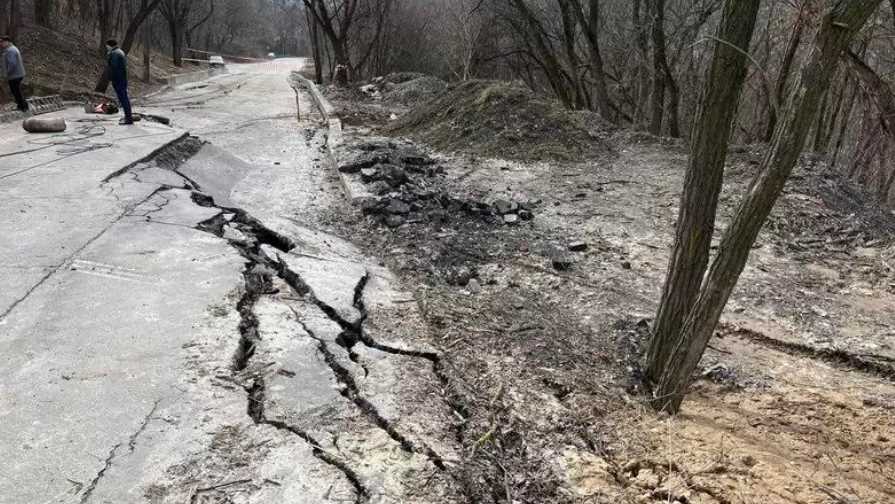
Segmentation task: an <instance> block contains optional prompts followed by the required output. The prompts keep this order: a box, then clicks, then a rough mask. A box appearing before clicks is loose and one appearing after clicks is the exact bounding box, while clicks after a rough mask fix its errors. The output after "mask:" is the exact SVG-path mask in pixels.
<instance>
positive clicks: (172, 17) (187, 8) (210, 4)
mask: <svg viewBox="0 0 895 504" xmlns="http://www.w3.org/2000/svg"><path fill="white" fill-rule="evenodd" d="M203 5H204V6H207V9H206V11H205V13H200V12H201V11H199V10H198V9H201V8H202V7H203ZM159 12H161V14H162V16H163V17H164V18H165V21H167V25H168V33H169V35H170V36H171V59H173V60H174V64H175V65H176V66H182V65H183V50H184V46H185V45H186V44H187V43H188V42H189V41H190V39H191V35H192V33H193V31H194V30H196V29H197V28H199V27H200V26H202V25H203V24H205V22H206V21H208V19H209V18H211V16H212V14H214V0H208V1H207V2H205V1H200V0H163V1H162V2H161V4H159ZM197 15H198V16H199V19H198V20H194V19H193V18H194V17H196V16H197Z"/></svg>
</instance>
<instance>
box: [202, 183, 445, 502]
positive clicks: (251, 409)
mask: <svg viewBox="0 0 895 504" xmlns="http://www.w3.org/2000/svg"><path fill="white" fill-rule="evenodd" d="M192 198H193V201H194V202H195V203H196V204H198V205H200V206H204V207H213V208H217V209H219V210H221V211H222V213H221V214H219V215H217V216H215V217H213V218H211V219H209V220H206V221H204V222H202V223H200V224H199V225H198V226H197V229H199V230H202V231H205V232H208V233H212V234H214V235H215V236H218V237H220V238H222V239H227V238H225V231H224V227H225V226H227V225H232V224H233V223H236V225H237V226H238V227H239V230H240V231H241V232H242V233H243V234H244V235H246V236H248V237H250V239H249V240H236V239H227V241H228V243H229V244H230V245H231V246H232V247H233V248H234V249H236V250H237V251H238V252H239V253H240V254H241V255H242V256H243V257H245V258H246V259H247V260H248V262H247V263H246V268H245V270H244V274H243V275H244V278H245V289H244V292H243V295H242V296H241V298H240V300H239V301H238V303H237V308H238V311H239V314H240V320H241V321H240V324H239V331H240V343H239V346H238V349H237V351H236V355H234V358H233V361H234V364H233V369H234V372H236V373H239V372H242V371H245V370H246V369H247V368H248V367H249V363H250V361H251V359H252V356H253V355H254V353H255V348H256V347H257V345H258V343H259V341H260V335H259V331H258V318H257V316H256V315H255V313H254V307H255V304H256V303H257V302H258V300H259V299H260V298H261V296H263V295H265V294H268V293H270V292H271V280H272V278H271V276H272V275H273V274H275V275H277V277H279V278H280V279H281V280H283V281H284V282H285V283H286V285H288V286H289V288H290V289H291V290H292V291H293V292H294V293H295V294H296V295H298V296H299V297H301V298H303V299H305V300H307V301H309V302H311V303H312V304H313V305H315V306H316V307H318V308H319V309H320V310H321V311H322V312H323V313H324V314H325V315H326V316H327V317H328V318H329V319H330V320H332V321H333V322H335V323H336V324H337V325H338V326H339V327H340V328H341V329H342V332H341V333H340V334H339V336H338V337H337V338H336V342H337V343H338V346H339V347H341V348H342V349H344V350H345V352H346V353H347V354H348V356H349V358H350V359H351V360H352V361H355V362H357V356H356V354H355V353H354V352H353V351H352V348H353V347H354V346H355V345H356V344H358V343H362V344H364V345H366V346H368V347H370V348H374V349H377V350H380V351H383V352H386V353H390V354H395V355H404V356H410V357H416V358H423V359H426V360H429V361H430V362H432V364H433V367H434V368H436V369H437V368H439V366H440V357H439V356H438V355H437V354H434V353H431V352H423V351H413V350H403V349H397V348H393V347H390V346H388V345H384V344H380V343H378V342H376V341H374V340H373V339H372V338H371V337H369V336H368V335H366V334H365V333H364V331H363V323H364V322H365V321H366V319H367V310H366V307H365V306H364V304H363V292H364V288H365V286H366V285H367V282H368V281H369V278H370V276H369V273H365V274H364V275H363V276H362V278H361V279H360V281H359V282H358V284H357V285H356V286H355V287H354V292H353V299H354V305H355V308H357V309H358V311H359V312H360V314H361V316H360V317H359V319H358V321H357V322H350V321H348V320H346V319H345V318H344V317H342V316H341V315H340V314H339V313H338V311H337V310H336V309H335V308H334V307H332V306H330V305H329V304H327V303H325V302H324V301H322V300H321V299H320V298H319V297H318V296H317V295H316V294H315V293H314V291H313V289H312V288H311V287H310V285H308V283H307V282H305V280H304V279H303V278H302V277H301V275H299V274H298V273H296V272H295V271H293V270H292V269H290V268H289V267H288V266H287V265H286V263H285V261H283V260H282V258H280V257H277V258H276V259H273V258H271V257H269V256H268V255H267V254H266V253H265V252H264V251H263V250H262V246H263V245H268V246H270V247H272V248H273V249H275V250H277V251H279V252H282V253H289V252H290V251H292V250H293V249H294V248H295V247H296V245H295V243H294V242H293V241H292V240H290V239H289V238H287V237H285V236H283V235H281V234H279V233H277V232H275V231H273V230H271V229H269V228H267V227H266V226H264V225H263V224H262V223H261V222H260V221H259V220H257V219H255V218H254V217H252V216H251V215H249V214H248V213H247V212H245V211H244V210H242V209H239V208H233V207H222V206H217V205H216V204H215V202H214V199H213V198H211V197H210V196H208V195H205V194H202V193H201V192H198V191H194V192H193V193H192ZM224 213H228V214H232V215H233V216H234V217H233V218H232V219H231V220H229V221H228V220H227V219H226V218H225V217H224V216H223V215H224ZM293 313H294V314H295V316H296V321H297V323H299V324H300V325H301V327H302V329H303V330H304V331H305V332H306V333H307V334H308V335H309V336H310V337H311V338H313V339H314V340H315V341H317V347H318V351H319V352H320V353H321V355H323V356H324V361H325V362H326V364H327V365H328V366H329V368H330V370H331V371H332V372H333V374H334V376H335V378H336V380H337V381H338V382H339V383H340V384H341V385H342V387H341V392H340V393H341V395H342V396H343V397H344V398H345V399H347V400H348V401H350V402H351V403H352V404H354V406H355V407H357V408H358V409H359V410H360V411H361V412H362V413H363V414H364V415H365V416H366V417H367V418H368V419H369V420H371V421H372V422H373V424H375V425H376V426H377V427H378V428H380V429H382V430H383V431H384V432H385V433H386V434H388V436H389V437H390V438H391V439H393V440H394V441H396V442H397V443H398V445H399V446H400V447H401V448H402V449H403V450H404V451H406V452H408V453H417V454H420V455H423V456H425V457H426V458H427V459H428V460H429V461H430V462H431V463H432V464H433V465H434V466H435V467H436V468H438V469H439V470H445V469H446V467H445V463H444V460H443V458H442V457H441V456H440V455H439V454H438V453H436V452H435V450H433V449H432V448H431V447H429V446H427V445H426V444H425V443H423V442H421V441H414V440H411V439H410V438H408V437H407V436H406V435H404V434H403V433H401V432H400V431H399V430H398V428H397V427H396V426H395V425H394V423H393V422H392V421H390V420H389V419H388V418H386V417H385V416H383V415H382V414H381V413H380V412H379V410H378V408H377V407H376V406H375V405H374V404H373V403H371V402H370V401H369V400H368V399H366V398H365V397H363V395H362V394H361V392H360V389H359V387H358V385H357V382H356V381H355V378H354V376H353V375H352V373H351V371H349V370H348V369H346V368H345V367H344V366H342V365H341V364H340V363H339V359H338V357H337V356H336V354H335V352H334V351H333V348H332V347H331V345H329V343H327V342H326V341H325V340H323V339H322V338H320V337H318V336H317V335H316V334H315V333H314V331H313V330H312V329H311V328H310V327H309V326H308V325H307V324H305V322H304V321H303V320H302V319H301V317H300V316H299V315H298V314H297V313H296V312H295V311H294V310H293ZM436 374H437V375H438V378H439V379H440V380H441V381H442V383H444V382H445V381H446V377H445V376H444V375H443V374H441V373H436ZM245 390H246V394H247V401H248V404H247V408H246V411H247V414H248V415H249V416H250V417H251V418H252V420H253V421H254V422H255V423H256V424H264V425H269V426H272V427H274V428H277V429H280V430H284V431H288V432H290V433H292V434H294V435H296V436H297V437H299V438H300V439H302V440H303V441H304V442H306V443H308V444H309V445H310V446H311V448H312V450H313V453H314V456H315V457H317V458H318V459H320V460H322V461H323V462H325V463H327V464H328V465H330V466H332V467H335V468H336V469H338V470H339V471H340V472H342V474H344V475H345V477H346V479H347V480H348V481H349V482H350V483H351V484H352V485H353V486H354V488H355V491H356V494H357V501H358V502H367V501H368V500H369V499H370V492H369V490H368V489H367V488H366V487H365V486H364V485H363V483H362V481H361V478H360V477H359V476H358V474H357V472H355V471H354V470H353V469H352V468H351V467H350V466H349V465H348V464H347V463H346V462H344V461H343V460H341V459H340V458H339V457H337V456H335V455H333V454H332V453H330V452H328V451H326V450H325V449H324V448H323V447H322V445H321V444H320V443H319V442H317V440H316V439H314V438H313V436H311V434H309V433H308V432H305V431H303V430H301V429H299V428H298V427H296V426H294V425H290V424H288V423H287V422H283V421H280V420H274V419H270V418H268V417H267V416H266V415H265V411H264V400H265V396H266V385H265V382H264V379H263V377H255V378H254V380H253V381H252V382H251V384H249V385H247V386H245Z"/></svg>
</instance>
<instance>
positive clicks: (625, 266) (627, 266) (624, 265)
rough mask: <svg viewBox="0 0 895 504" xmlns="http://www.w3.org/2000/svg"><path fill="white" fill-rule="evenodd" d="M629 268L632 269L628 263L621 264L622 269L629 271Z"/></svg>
mask: <svg viewBox="0 0 895 504" xmlns="http://www.w3.org/2000/svg"><path fill="white" fill-rule="evenodd" d="M631 268H632V266H631V263H630V262H628V261H625V262H623V263H622V269H626V270H629V269H631Z"/></svg>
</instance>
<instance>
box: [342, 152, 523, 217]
mask: <svg viewBox="0 0 895 504" xmlns="http://www.w3.org/2000/svg"><path fill="white" fill-rule="evenodd" d="M350 152H351V154H350V155H349V156H348V157H349V158H350V160H349V161H347V162H345V163H344V164H342V165H341V166H340V167H339V171H341V172H342V173H346V174H352V175H354V176H359V177H360V179H361V181H362V182H363V183H364V184H365V185H367V187H368V189H369V191H370V193H372V195H373V197H371V198H368V199H366V200H364V201H363V203H362V209H363V212H364V214H365V215H369V216H374V217H375V218H376V219H377V220H378V221H379V222H380V223H381V224H384V225H386V226H388V227H390V228H397V227H399V226H401V225H403V224H412V223H424V222H432V223H436V224H442V225H443V224H447V223H449V222H453V221H459V220H461V217H465V218H466V219H475V220H479V221H482V222H485V223H488V224H493V225H519V224H522V223H524V222H528V221H531V220H532V219H534V216H535V214H534V212H535V209H536V208H537V206H538V204H539V203H540V202H537V201H511V200H505V199H495V200H493V201H487V202H486V201H479V200H474V199H469V198H463V197H457V196H454V195H452V194H451V192H450V191H449V190H448V188H447V186H448V183H447V177H446V174H447V171H446V169H445V167H444V166H443V165H441V164H439V163H438V161H437V160H435V159H433V158H431V157H429V156H428V155H426V154H424V153H422V152H420V151H419V150H418V149H416V148H414V147H413V146H412V144H406V145H399V144H398V143H396V142H394V141H381V142H379V141H372V142H365V143H361V144H358V145H356V146H354V148H353V149H352V150H351V151H350Z"/></svg>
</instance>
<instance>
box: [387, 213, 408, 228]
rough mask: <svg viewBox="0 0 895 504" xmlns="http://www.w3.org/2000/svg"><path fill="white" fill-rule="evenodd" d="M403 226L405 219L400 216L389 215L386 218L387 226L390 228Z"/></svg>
mask: <svg viewBox="0 0 895 504" xmlns="http://www.w3.org/2000/svg"><path fill="white" fill-rule="evenodd" d="M401 224H404V217H401V216H400V215H389V216H388V217H386V218H385V225H386V226H388V227H390V228H396V227H399V226H400V225H401Z"/></svg>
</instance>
